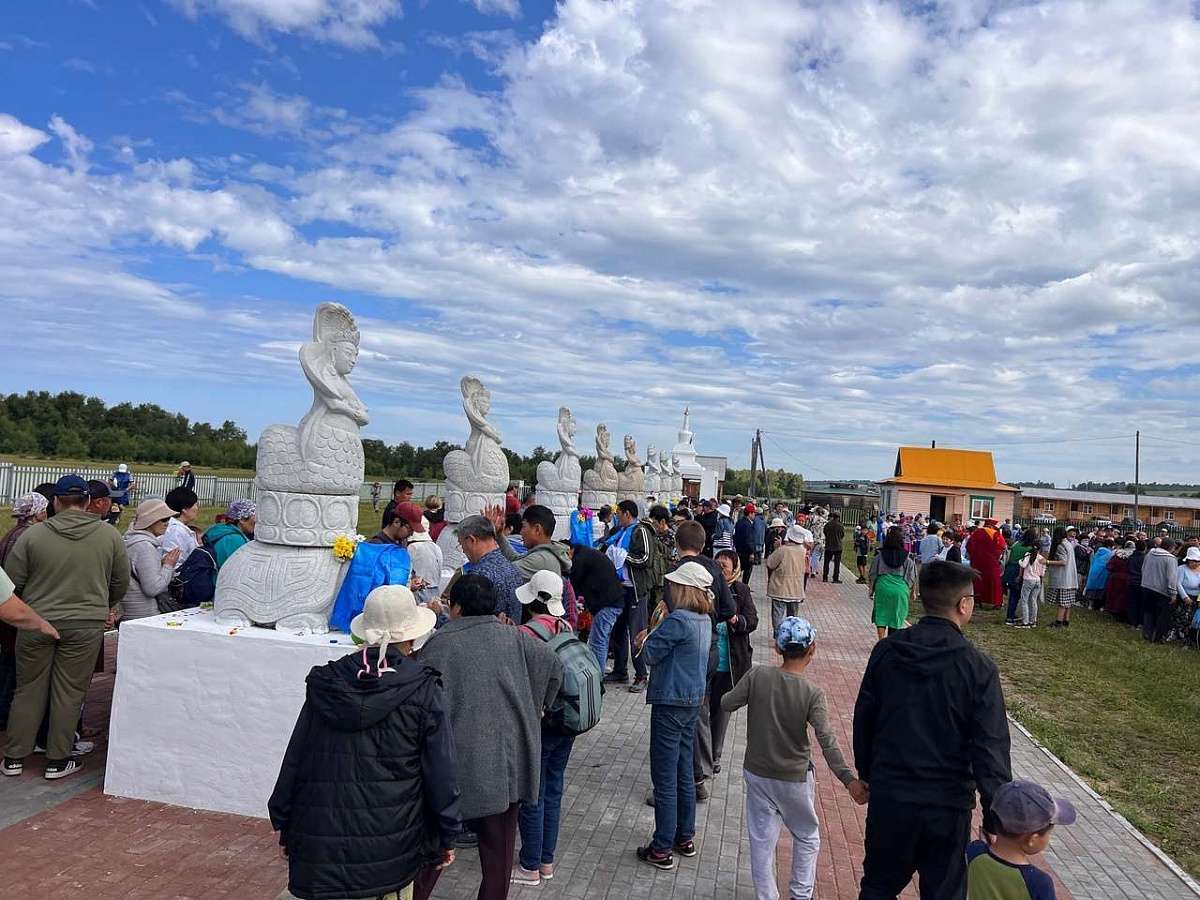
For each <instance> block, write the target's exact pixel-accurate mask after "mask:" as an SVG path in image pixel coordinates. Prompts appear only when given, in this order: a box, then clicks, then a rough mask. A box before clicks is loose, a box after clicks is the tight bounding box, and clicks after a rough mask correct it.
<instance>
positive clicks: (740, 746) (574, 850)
mask: <svg viewBox="0 0 1200 900" xmlns="http://www.w3.org/2000/svg"><path fill="white" fill-rule="evenodd" d="M753 586H754V588H755V597H756V599H757V600H758V601H759V606H760V609H762V608H763V607H764V606H765V602H764V600H765V585H764V583H763V581H762V579H761V577H760V575H759V573H756V576H755V579H754V583H753ZM810 587H811V589H810V600H809V602H808V603H807V604H805V610H804V611H805V614H806V615H807V616H808V617H809V618H810V619H811V620H812V621H813V623H814V624H815V625H816V627H817V629H818V635H819V638H818V640H819V644H818V656H817V659H816V660H815V661H814V663H813V665H812V668H811V669H810V674H811V676H812V677H813V678H814V679H815V680H816V681H817V682H818V683H819V684H821V685H822V687H824V689H825V690H826V692H827V693H828V695H829V700H830V708H831V713H832V715H833V720H834V722H835V724H836V727H837V729H838V732H839V739H840V740H841V743H842V747H843V750H845V751H846V753H847V755H849V753H850V749H851V748H850V733H851V718H852V712H853V703H854V696H855V694H856V692H857V689H858V682H859V679H860V677H861V672H862V668H863V665H864V662H865V660H866V657H867V655H868V654H869V653H870V650H871V646H872V644H873V642H874V629H873V628H872V627H871V626H870V624H869V621H868V612H869V604H868V601H867V599H866V589H865V588H863V587H861V586H859V585H855V584H852V583H850V584H842V585H832V584H830V585H824V584H820V583H813V584H812V585H811V586H810ZM766 620H767V617H766V615H765V614H764V615H763V621H764V622H765V621H766ZM767 631H768V629H767V628H766V627H760V628H759V630H758V631H757V632H756V633H755V635H754V646H755V662H756V663H757V664H760V665H761V664H774V662H775V660H773V659H772V654H771V651H770V648H769V646H768V642H767ZM113 649H114V641H113V639H112V638H110V639H109V655H110V664H109V666H108V667H107V668H108V674H105V675H101V676H97V678H96V681H95V684H94V685H93V691H92V695H91V697H90V699H89V703H88V707H87V709H86V720H87V722H88V724H89V725H96V726H103V724H104V722H105V721H106V718H107V712H108V697H109V695H110V694H111V690H112V675H111V673H112V669H113V667H112V665H111V656H112V651H113ZM164 664H167V663H164ZM197 689H198V690H199V689H202V686H200V685H198V686H197ZM1012 734H1013V767H1014V771H1015V773H1016V774H1017V775H1018V776H1021V777H1026V778H1031V779H1033V780H1036V781H1039V782H1041V783H1043V784H1045V785H1047V786H1048V787H1049V788H1050V789H1051V790H1052V791H1053V792H1055V793H1061V794H1064V795H1066V796H1068V797H1070V798H1071V799H1072V801H1073V802H1074V803H1075V804H1076V806H1077V807H1078V808H1079V811H1080V821H1079V824H1077V825H1075V826H1074V827H1071V828H1060V829H1058V830H1057V831H1056V832H1055V836H1054V842H1053V844H1052V847H1051V850H1050V852H1049V853H1048V854H1047V858H1046V859H1045V860H1044V861H1043V864H1044V865H1045V866H1046V867H1047V868H1049V869H1051V870H1052V871H1053V873H1054V875H1055V877H1056V880H1057V881H1058V882H1059V890H1060V896H1061V897H1074V898H1076V900H1102V898H1103V900H1114V898H1149V900H1167V898H1170V900H1174V898H1193V897H1196V896H1197V895H1198V893H1200V892H1197V891H1195V890H1194V889H1193V886H1192V885H1191V884H1190V883H1189V882H1188V881H1186V880H1185V879H1184V878H1182V877H1181V876H1180V875H1179V874H1177V873H1176V872H1175V871H1173V870H1172V869H1171V868H1170V867H1169V866H1168V865H1167V864H1166V863H1165V862H1164V861H1162V860H1161V859H1160V858H1159V857H1158V856H1156V855H1155V854H1154V853H1153V852H1151V850H1150V849H1148V847H1147V846H1146V845H1145V844H1144V843H1143V842H1142V841H1141V840H1139V838H1138V836H1137V834H1136V832H1134V831H1133V829H1132V828H1130V827H1129V826H1128V825H1127V824H1126V823H1125V822H1124V820H1122V819H1120V817H1118V816H1115V815H1114V814H1113V813H1112V812H1111V811H1110V810H1108V808H1107V807H1106V806H1105V805H1104V804H1103V803H1102V801H1100V800H1099V799H1098V798H1097V797H1095V796H1094V795H1093V794H1091V793H1090V792H1089V791H1088V790H1087V789H1086V788H1085V787H1084V786H1083V785H1082V784H1081V783H1080V782H1078V781H1077V780H1076V779H1075V778H1074V777H1073V776H1072V775H1071V774H1070V773H1069V771H1067V770H1065V769H1064V768H1063V767H1062V766H1061V765H1060V764H1059V763H1057V761H1056V760H1054V759H1053V757H1051V756H1049V755H1048V754H1047V753H1046V752H1044V751H1043V750H1041V749H1040V748H1039V747H1038V746H1037V745H1036V744H1035V743H1034V742H1033V741H1032V740H1031V739H1030V738H1029V737H1027V736H1026V735H1025V734H1024V732H1023V731H1022V730H1020V729H1019V728H1016V727H1014V728H1013V732H1012ZM648 745H649V715H648V713H647V710H646V708H645V703H644V697H643V696H642V695H635V694H628V693H626V692H625V691H622V690H617V691H614V692H611V693H609V694H608V695H607V697H606V698H605V716H604V720H603V722H602V723H601V724H600V726H598V727H597V728H596V729H594V730H593V731H592V732H591V733H589V734H588V735H586V736H584V737H582V738H581V739H580V740H579V741H578V742H577V743H576V747H575V752H574V754H573V755H572V758H571V763H570V766H569V768H568V773H567V792H566V796H565V797H564V804H563V832H562V836H561V839H560V843H559V862H558V871H557V874H556V877H555V879H554V880H553V881H552V882H549V883H545V884H543V885H541V886H540V887H537V888H532V887H516V886H514V888H513V891H512V894H511V896H513V897H515V898H518V900H532V898H539V897H540V898H546V900H549V898H581V900H582V898H588V900H591V898H614V900H615V898H620V900H638V898H681V900H682V898H693V897H695V898H722V900H723V898H743V897H752V896H753V889H752V885H751V880H750V871H749V848H748V844H747V842H746V840H745V837H744V824H743V814H744V810H743V799H742V777H741V765H740V763H741V758H742V754H743V751H744V747H745V712H744V711H742V712H739V713H738V714H737V715H735V716H734V718H733V721H732V723H731V730H730V736H729V739H728V741H727V749H726V757H727V758H726V759H725V760H724V761H723V762H724V768H723V771H722V772H721V774H720V775H719V776H717V778H716V779H715V783H714V785H713V790H712V797H711V799H710V800H709V801H708V802H707V803H703V804H701V805H700V806H699V809H698V817H697V826H698V832H697V836H696V841H697V844H698V845H699V849H700V854H699V856H697V857H696V858H695V859H691V860H685V859H684V860H679V862H678V865H677V867H676V869H675V870H674V871H672V872H659V871H656V870H654V869H651V868H650V867H648V866H645V865H643V864H640V863H638V862H637V861H636V859H635V858H634V852H633V851H634V848H635V847H636V846H637V845H638V844H639V843H645V842H646V840H647V839H648V837H649V835H650V833H651V831H652V830H653V820H654V813H653V810H652V809H651V808H650V807H648V806H646V805H645V802H644V800H645V796H646V793H647V791H648V790H649V787H650V781H649V767H648V762H647V761H648ZM103 750H104V748H103V744H102V743H101V746H100V748H99V749H98V750H97V752H96V753H95V754H93V755H92V756H90V757H88V760H87V762H88V768H87V769H86V770H85V772H84V773H83V775H82V776H81V777H77V778H72V779H69V780H67V781H66V782H60V783H47V782H45V781H43V780H42V779H41V778H37V777H33V776H34V775H36V774H38V773H39V771H40V763H38V764H35V765H33V766H30V767H29V769H27V774H26V776H25V777H23V778H20V779H4V781H3V782H0V826H6V827H3V829H2V830H0V859H3V860H4V872H5V881H6V885H5V889H4V891H3V894H4V896H5V897H14V898H25V897H41V896H55V895H59V894H71V893H75V892H77V891H80V890H83V891H85V895H86V896H87V897H89V898H94V900H106V898H118V897H119V898H127V900H138V898H180V900H181V898H213V897H228V898H267V900H270V898H274V897H275V896H276V894H277V893H278V892H279V891H280V889H281V888H283V887H284V885H285V883H286V871H285V863H284V862H283V861H282V860H281V859H280V858H279V856H278V853H277V850H276V844H275V839H274V837H273V835H272V833H271V829H270V826H269V824H268V823H267V822H266V821H265V820H261V819H246V818H241V817H238V816H230V815H223V814H217V813H204V812H194V811H191V810H186V809H180V808H176V807H167V806H163V805H162V804H155V803H146V802H143V801H134V800H120V799H115V798H111V797H105V796H104V795H103V794H102V793H101V791H100V789H99V784H100V780H101V768H102V765H103ZM187 764H188V760H187V753H186V748H184V749H183V751H182V752H181V757H180V760H179V765H180V766H181V767H186V766H187ZM29 770H32V773H33V774H30V772H29ZM817 778H818V782H819V804H820V814H821V822H822V832H821V855H820V861H819V864H818V876H817V892H816V896H817V897H818V898H820V900H834V898H838V900H848V898H854V897H856V896H857V889H858V879H859V876H860V874H861V864H862V833H863V831H862V830H863V821H864V808H860V807H857V806H855V805H854V804H853V802H852V801H851V800H850V798H849V796H848V795H847V794H846V792H845V790H844V789H843V788H842V787H841V785H840V784H838V783H837V782H836V781H835V780H834V779H833V776H832V775H831V773H830V772H829V769H828V768H827V767H826V766H825V764H824V762H823V761H820V760H818V762H817ZM789 853H790V848H789V846H788V843H787V840H786V838H785V840H784V841H783V842H782V844H781V847H780V862H781V865H780V870H781V875H783V876H784V877H783V879H781V881H780V888H781V891H782V893H783V895H784V896H785V897H786V896H787V890H786V871H787V859H788V855H789ZM477 878H478V866H477V860H476V858H475V855H474V853H472V852H470V851H464V852H461V853H460V856H459V861H458V862H457V863H456V864H455V865H454V866H452V867H451V868H450V869H449V870H448V871H447V872H446V873H445V875H444V876H443V878H442V880H441V883H440V884H439V886H438V890H437V892H436V893H435V894H434V896H435V897H438V898H446V900H451V898H453V900H466V898H470V897H473V896H474V893H475V885H476V884H477ZM904 896H905V897H915V896H916V892H915V890H913V889H912V888H910V889H909V891H907V892H906V893H905V895H904Z"/></svg>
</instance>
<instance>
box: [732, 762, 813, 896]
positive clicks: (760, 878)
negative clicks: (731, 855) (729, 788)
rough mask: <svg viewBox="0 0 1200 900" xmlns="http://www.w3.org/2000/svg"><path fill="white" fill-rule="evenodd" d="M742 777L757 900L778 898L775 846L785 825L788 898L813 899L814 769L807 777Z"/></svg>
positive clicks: (751, 872)
mask: <svg viewBox="0 0 1200 900" xmlns="http://www.w3.org/2000/svg"><path fill="white" fill-rule="evenodd" d="M742 774H743V775H744V776H745V778H746V830H747V832H748V836H749V838H750V874H751V875H752V876H753V877H754V896H755V898H756V900H779V888H778V886H777V885H776V882H775V845H776V844H778V843H779V833H780V831H781V830H782V829H783V828H784V827H785V826H786V827H787V830H788V831H789V832H791V835H792V877H791V880H790V882H789V885H788V895H789V897H790V898H791V900H812V895H813V887H814V885H815V884H816V880H817V853H818V851H819V850H820V849H821V835H820V833H819V831H818V824H817V806H816V791H817V782H816V779H815V777H814V775H813V770H812V769H811V768H810V769H809V770H808V779H807V780H806V781H776V780H774V779H772V778H759V777H758V776H757V775H754V774H753V773H751V772H743V773H742Z"/></svg>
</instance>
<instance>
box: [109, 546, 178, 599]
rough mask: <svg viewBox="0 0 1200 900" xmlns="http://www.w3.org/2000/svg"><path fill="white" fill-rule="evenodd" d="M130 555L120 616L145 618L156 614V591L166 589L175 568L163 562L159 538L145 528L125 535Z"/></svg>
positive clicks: (126, 547) (162, 591)
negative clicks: (126, 584) (126, 590)
mask: <svg viewBox="0 0 1200 900" xmlns="http://www.w3.org/2000/svg"><path fill="white" fill-rule="evenodd" d="M125 552H126V553H127V554H128V555H129V574H130V578H129V591H128V593H126V594H125V599H124V600H122V601H121V611H122V612H121V618H122V619H126V620H128V619H144V618H146V616H157V615H158V599H157V598H158V595H159V594H162V593H165V592H166V590H167V585H169V584H170V583H171V576H172V575H174V574H175V570H174V568H173V567H171V566H164V565H163V554H162V549H161V548H160V547H159V539H158V538H156V537H155V536H154V535H152V534H151V533H150V532H148V531H130V532H128V533H127V534H126V535H125Z"/></svg>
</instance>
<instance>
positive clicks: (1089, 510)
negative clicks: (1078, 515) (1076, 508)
mask: <svg viewBox="0 0 1200 900" xmlns="http://www.w3.org/2000/svg"><path fill="white" fill-rule="evenodd" d="M1083 514H1084V515H1085V516H1090V515H1091V514H1092V504H1090V503H1085V504H1083Z"/></svg>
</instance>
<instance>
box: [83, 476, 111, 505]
mask: <svg viewBox="0 0 1200 900" xmlns="http://www.w3.org/2000/svg"><path fill="white" fill-rule="evenodd" d="M87 486H88V494H89V495H90V496H91V498H92V499H93V500H103V499H104V498H105V497H108V498H109V499H110V500H111V499H112V498H113V497H116V496H118V495H117V493H116V492H115V491H113V490H112V489H111V488H110V487H109V486H108V485H107V484H105V483H104V482H103V481H99V480H97V479H95V478H93V479H90V480H89V481H88V483H87Z"/></svg>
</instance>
